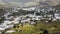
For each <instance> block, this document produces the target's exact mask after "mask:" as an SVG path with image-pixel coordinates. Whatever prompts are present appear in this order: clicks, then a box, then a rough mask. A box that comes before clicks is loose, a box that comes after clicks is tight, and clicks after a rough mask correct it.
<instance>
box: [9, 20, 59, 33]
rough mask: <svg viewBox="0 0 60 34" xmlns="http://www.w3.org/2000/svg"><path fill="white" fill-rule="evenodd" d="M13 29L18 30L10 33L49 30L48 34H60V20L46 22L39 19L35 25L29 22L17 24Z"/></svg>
mask: <svg viewBox="0 0 60 34" xmlns="http://www.w3.org/2000/svg"><path fill="white" fill-rule="evenodd" d="M12 29H13V30H16V32H13V33H10V34H43V31H44V30H47V31H48V34H60V22H59V21H58V22H51V23H44V22H41V21H37V24H35V25H31V24H29V23H27V24H24V25H23V26H20V25H17V26H16V27H15V28H12ZM18 30H19V31H18Z"/></svg>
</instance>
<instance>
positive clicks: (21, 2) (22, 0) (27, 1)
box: [0, 0, 60, 6]
mask: <svg viewBox="0 0 60 34" xmlns="http://www.w3.org/2000/svg"><path fill="white" fill-rule="evenodd" d="M39 1H41V0H0V4H4V5H6V4H8V5H18V6H31V5H38V2H39ZM43 1H48V0H43ZM51 2H52V3H51V4H52V5H56V4H60V0H51Z"/></svg>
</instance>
